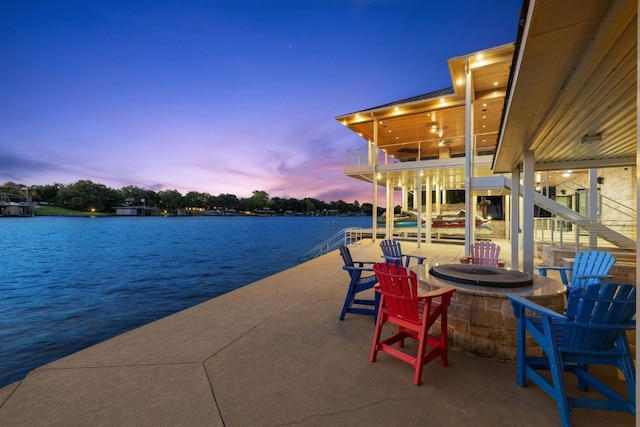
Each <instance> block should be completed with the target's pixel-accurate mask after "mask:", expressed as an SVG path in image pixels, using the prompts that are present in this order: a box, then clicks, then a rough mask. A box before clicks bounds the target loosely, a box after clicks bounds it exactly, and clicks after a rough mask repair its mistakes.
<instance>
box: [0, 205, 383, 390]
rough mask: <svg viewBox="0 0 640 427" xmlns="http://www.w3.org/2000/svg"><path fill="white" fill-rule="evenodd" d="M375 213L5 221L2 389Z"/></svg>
mask: <svg viewBox="0 0 640 427" xmlns="http://www.w3.org/2000/svg"><path fill="white" fill-rule="evenodd" d="M370 225H371V218H370V217H166V218H165V217H150V218H125V217H102V218H99V217H95V218H72V217H35V218H0V233H2V241H3V243H4V244H3V247H2V264H1V267H0V272H1V273H2V278H3V280H2V283H1V285H0V387H1V386H4V385H7V384H10V383H12V382H14V381H17V380H20V379H22V378H24V376H25V375H26V374H27V373H28V372H29V371H30V370H32V369H34V368H36V367H38V366H40V365H42V364H45V363H48V362H51V361H53V360H56V359H59V358H60V357H63V356H66V355H68V354H71V353H73V352H76V351H78V350H81V349H83V348H86V347H88V346H90V345H93V344H96V343H98V342H101V341H104V340H106V339H108V338H111V337H113V336H115V335H118V334H121V333H123V332H125V331H128V330H131V329H133V328H135V327H138V326H140V325H143V324H146V323H149V322H152V321H154V320H157V319H159V318H162V317H165V316H167V315H169V314H172V313H175V312H177V311H180V310H183V309H185V308H188V307H191V306H193V305H196V304H198V303H200V302H203V301H205V300H208V299H211V298H214V297H216V296H219V295H222V294H224V293H226V292H229V291H232V290H234V289H237V288H239V287H241V286H244V285H246V284H249V283H252V282H255V281H257V280H259V279H261V278H264V277H266V276H269V275H272V274H274V273H277V272H279V271H282V270H285V269H288V268H291V267H293V266H295V265H297V264H299V263H300V262H301V261H300V260H299V257H301V256H302V255H304V254H305V253H306V252H307V251H308V250H310V249H311V248H313V247H314V246H316V245H317V244H319V243H321V242H323V241H324V240H325V239H327V238H329V237H330V236H332V235H334V234H335V233H337V232H339V231H340V230H342V229H343V228H346V227H370Z"/></svg>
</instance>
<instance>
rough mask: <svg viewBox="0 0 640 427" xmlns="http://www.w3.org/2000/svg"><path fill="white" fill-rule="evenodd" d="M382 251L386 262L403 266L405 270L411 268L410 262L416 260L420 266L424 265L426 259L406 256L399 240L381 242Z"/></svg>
mask: <svg viewBox="0 0 640 427" xmlns="http://www.w3.org/2000/svg"><path fill="white" fill-rule="evenodd" d="M380 249H382V258H384V260H385V261H386V262H391V263H393V264H396V265H401V266H403V267H405V268H408V267H409V262H411V260H412V259H415V260H416V261H417V262H418V264H422V263H423V262H424V260H425V259H426V257H423V256H419V255H405V254H403V253H402V247H401V246H400V242H398V241H397V240H383V241H382V242H380Z"/></svg>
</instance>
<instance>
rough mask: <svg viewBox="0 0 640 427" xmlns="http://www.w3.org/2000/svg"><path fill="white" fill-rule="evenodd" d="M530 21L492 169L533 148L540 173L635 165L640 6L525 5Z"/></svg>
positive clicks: (543, 1) (630, 2)
mask: <svg viewBox="0 0 640 427" xmlns="http://www.w3.org/2000/svg"><path fill="white" fill-rule="evenodd" d="M525 14H526V15H525ZM523 16H526V17H527V19H526V20H525V19H523V20H521V22H522V24H524V25H523V26H522V27H521V31H520V35H519V37H518V40H517V42H516V52H515V55H514V62H513V68H512V74H511V77H510V82H509V89H508V94H509V95H508V99H507V100H506V102H505V109H504V116H503V124H502V127H501V130H500V135H499V138H498V145H497V149H496V154H495V157H494V162H493V167H492V169H493V171H494V172H495V173H506V172H510V171H513V170H514V169H517V168H520V165H521V164H522V161H523V153H524V152H526V151H533V152H534V153H535V169H536V170H561V169H572V170H575V169H585V168H602V167H615V166H634V165H635V164H636V153H637V147H638V144H637V112H636V102H637V60H638V57H637V1H635V0H614V1H600V0H565V1H562V2H558V1H555V0H531V1H529V0H525V2H524V5H523ZM585 137H586V138H585Z"/></svg>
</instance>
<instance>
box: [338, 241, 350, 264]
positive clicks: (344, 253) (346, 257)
mask: <svg viewBox="0 0 640 427" xmlns="http://www.w3.org/2000/svg"><path fill="white" fill-rule="evenodd" d="M338 249H340V256H341V257H342V260H343V261H344V265H345V266H346V267H353V258H351V251H349V248H347V247H346V246H340V247H339V248H338Z"/></svg>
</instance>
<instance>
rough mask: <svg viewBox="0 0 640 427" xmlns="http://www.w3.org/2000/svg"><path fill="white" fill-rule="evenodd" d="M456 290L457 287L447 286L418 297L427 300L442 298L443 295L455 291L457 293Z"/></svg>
mask: <svg viewBox="0 0 640 427" xmlns="http://www.w3.org/2000/svg"><path fill="white" fill-rule="evenodd" d="M455 290H456V288H455V286H449V285H445V286H441V287H439V288H437V289H434V290H432V291H429V292H425V293H424V294H420V295H418V299H420V300H426V299H429V298H436V297H440V296H442V295H446V294H449V293H453V291H455Z"/></svg>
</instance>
